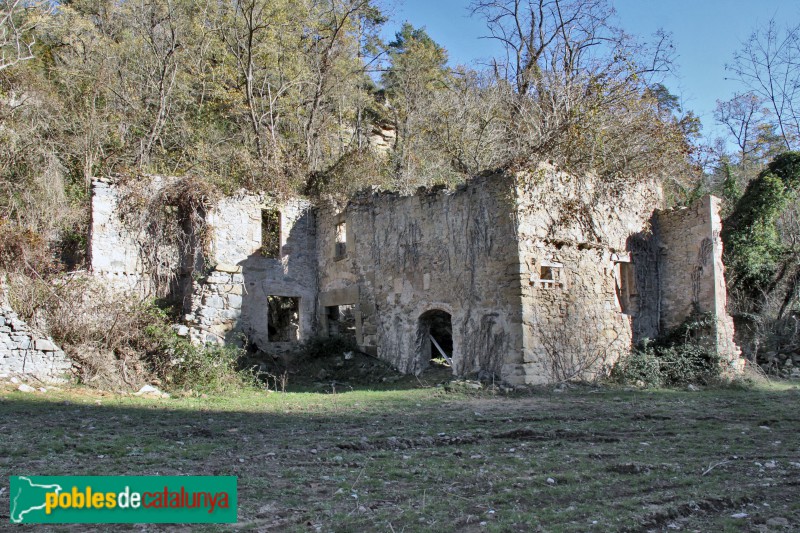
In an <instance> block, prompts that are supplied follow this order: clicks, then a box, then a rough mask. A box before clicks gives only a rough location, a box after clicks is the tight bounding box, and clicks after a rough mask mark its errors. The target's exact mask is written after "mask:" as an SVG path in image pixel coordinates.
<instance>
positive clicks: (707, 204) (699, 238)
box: [654, 196, 741, 365]
mask: <svg viewBox="0 0 800 533" xmlns="http://www.w3.org/2000/svg"><path fill="white" fill-rule="evenodd" d="M719 203H720V200H719V199H718V198H715V197H713V196H705V197H703V198H702V199H700V200H698V201H697V202H695V203H694V204H693V205H692V206H690V207H688V208H679V209H671V210H668V211H660V212H657V213H656V216H655V217H654V218H655V221H656V234H657V239H658V244H659V250H660V268H659V279H660V284H661V287H663V290H662V291H661V298H660V302H661V313H660V329H661V331H662V332H666V331H669V330H672V329H674V328H675V327H677V326H679V325H680V324H681V323H682V322H683V321H684V320H686V318H688V317H689V316H690V315H691V314H692V313H693V312H695V311H696V312H699V313H711V314H712V315H713V316H714V317H715V318H716V331H715V334H716V337H717V347H718V350H719V353H720V354H721V355H723V356H724V357H726V358H728V359H730V360H731V361H732V362H733V363H734V364H736V365H740V364H741V362H740V361H739V359H738V358H739V354H740V351H739V349H738V347H737V346H736V345H735V344H734V342H733V332H734V331H733V319H732V318H731V316H730V315H729V314H728V313H727V311H726V305H727V291H726V288H725V267H724V265H723V264H722V239H721V238H720V232H721V229H722V222H721V220H720V215H719V208H720V206H719Z"/></svg>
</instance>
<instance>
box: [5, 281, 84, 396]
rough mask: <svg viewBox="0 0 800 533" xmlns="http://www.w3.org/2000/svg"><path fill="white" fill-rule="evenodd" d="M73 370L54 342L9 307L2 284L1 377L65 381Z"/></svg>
mask: <svg viewBox="0 0 800 533" xmlns="http://www.w3.org/2000/svg"><path fill="white" fill-rule="evenodd" d="M71 368H72V361H70V359H69V357H67V356H66V354H64V352H63V351H61V349H60V348H59V347H58V346H56V344H55V343H54V342H53V340H52V339H49V338H47V337H45V336H43V335H39V334H37V333H36V332H35V331H33V330H32V329H31V327H30V326H28V324H27V323H26V322H25V321H24V320H22V319H21V318H19V316H18V315H17V313H15V312H14V311H13V310H12V309H11V307H9V306H8V302H6V300H5V290H4V287H3V284H2V280H0V374H7V375H15V376H20V377H22V378H25V377H34V378H36V379H38V380H40V381H45V382H48V381H63V380H64V379H65V378H66V377H67V376H68V373H69V371H70V369H71Z"/></svg>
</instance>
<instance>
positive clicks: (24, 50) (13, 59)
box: [0, 0, 36, 71]
mask: <svg viewBox="0 0 800 533" xmlns="http://www.w3.org/2000/svg"><path fill="white" fill-rule="evenodd" d="M33 8H35V5H32V4H30V3H27V2H22V1H21V0H0V71H2V70H4V69H7V68H9V67H13V66H14V65H16V64H17V63H20V62H22V61H27V60H29V59H33V45H34V44H36V38H35V37H34V35H33V33H32V32H31V30H32V29H33V27H34V25H35V22H34V21H33V19H32V18H31V17H29V16H28V15H29V11H30V10H31V9H33Z"/></svg>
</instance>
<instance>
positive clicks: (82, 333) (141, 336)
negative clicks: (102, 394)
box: [8, 274, 255, 392]
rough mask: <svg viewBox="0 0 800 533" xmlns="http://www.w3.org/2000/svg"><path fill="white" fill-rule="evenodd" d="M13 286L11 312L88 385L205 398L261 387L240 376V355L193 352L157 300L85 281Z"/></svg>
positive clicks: (205, 349) (21, 279) (26, 280)
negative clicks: (55, 347)
mask: <svg viewBox="0 0 800 533" xmlns="http://www.w3.org/2000/svg"><path fill="white" fill-rule="evenodd" d="M8 286H9V287H8V288H9V291H8V292H9V300H10V303H11V305H12V307H13V308H14V309H15V310H17V312H18V313H19V314H20V316H21V317H22V318H24V319H25V320H26V321H27V322H28V323H29V324H30V325H31V326H32V327H34V328H35V329H37V330H39V331H41V332H43V333H47V334H49V335H50V336H52V337H53V339H54V340H55V341H56V342H57V343H58V344H60V345H61V347H62V348H63V349H64V351H65V352H66V353H67V354H68V355H69V356H70V357H71V358H72V359H73V361H74V362H75V363H76V365H75V366H76V368H77V375H76V378H77V380H78V381H79V382H81V383H85V384H87V385H90V386H94V387H97V388H102V389H110V390H126V389H138V388H139V387H141V386H142V385H143V384H145V383H150V382H157V383H160V384H161V385H162V386H163V387H165V388H168V389H171V390H186V389H192V390H196V391H202V392H220V391H225V390H229V389H231V388H240V387H246V386H249V385H252V384H254V383H255V380H254V379H252V374H251V373H250V372H248V371H246V370H245V371H242V370H240V369H239V366H238V363H239V361H240V359H241V357H242V355H243V353H242V350H241V349H239V348H236V347H232V346H230V347H220V346H194V345H192V344H191V343H190V342H189V341H188V340H186V339H185V338H183V337H179V336H178V335H177V334H176V333H175V331H174V330H173V328H172V322H173V317H171V316H170V315H169V313H168V312H167V311H166V310H165V309H162V308H161V307H159V306H158V305H156V303H155V301H153V300H144V301H143V300H139V299H136V298H131V297H129V296H126V295H122V294H119V293H117V292H115V291H113V290H110V289H109V288H107V287H105V286H104V285H102V284H101V283H100V282H99V281H98V280H95V279H92V278H87V277H85V276H73V277H68V278H64V277H62V278H56V279H54V280H45V279H44V278H38V279H37V278H34V277H31V276H26V275H23V274H15V275H11V276H9V283H8Z"/></svg>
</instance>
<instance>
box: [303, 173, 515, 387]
mask: <svg viewBox="0 0 800 533" xmlns="http://www.w3.org/2000/svg"><path fill="white" fill-rule="evenodd" d="M337 240H338V241H339V242H338V243H337ZM317 256H318V261H319V276H320V285H319V288H320V296H319V301H320V309H319V316H320V325H321V327H320V329H321V331H323V332H325V331H327V326H328V320H329V315H330V309H331V308H332V307H334V306H354V307H353V309H354V315H355V329H356V331H355V334H356V338H357V340H358V342H359V344H360V345H361V346H362V347H363V349H364V350H365V351H369V352H372V353H374V354H376V355H378V356H379V357H380V358H381V359H384V360H386V361H388V362H390V363H391V364H392V365H394V366H395V367H396V368H398V369H400V370H401V371H403V372H420V371H422V370H424V369H425V368H426V367H427V366H428V364H429V362H430V355H429V353H430V352H426V347H427V346H428V344H427V342H428V339H427V332H426V330H425V328H426V325H425V324H426V322H425V319H424V317H423V315H424V314H426V313H427V314H428V315H426V316H429V315H430V314H431V312H432V311H435V310H439V311H443V312H444V313H447V314H449V315H450V323H451V324H450V325H451V329H452V342H453V347H452V357H453V362H454V366H455V372H456V373H457V374H467V373H470V372H473V371H480V370H482V371H485V372H489V373H492V372H494V373H497V374H499V373H500V371H501V367H502V364H503V361H504V359H505V357H506V355H507V354H508V353H509V352H511V351H513V350H518V349H519V348H520V346H521V339H520V328H519V323H520V305H519V298H520V294H519V292H520V291H519V286H518V284H519V281H518V279H519V278H518V274H517V271H518V266H517V262H518V258H517V244H516V241H515V232H514V217H513V188H512V186H511V179H510V178H509V176H506V175H498V176H492V177H484V178H477V179H474V180H472V181H470V182H469V184H467V185H465V186H463V187H460V188H459V189H457V190H456V191H446V190H428V191H421V192H420V193H418V194H417V195H415V196H400V195H396V194H379V193H375V194H364V195H361V196H359V197H357V198H354V199H353V200H352V201H351V202H350V204H349V205H348V206H347V208H346V209H345V210H344V211H342V212H338V211H337V210H336V209H335V208H334V207H327V208H321V209H320V212H319V215H318V231H317ZM421 318H422V320H421Z"/></svg>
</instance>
